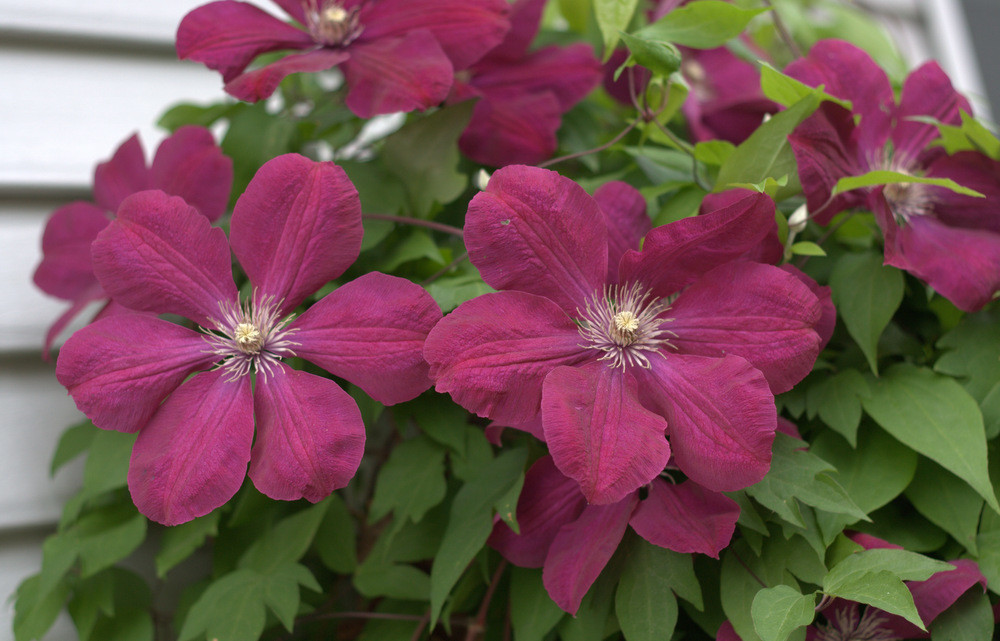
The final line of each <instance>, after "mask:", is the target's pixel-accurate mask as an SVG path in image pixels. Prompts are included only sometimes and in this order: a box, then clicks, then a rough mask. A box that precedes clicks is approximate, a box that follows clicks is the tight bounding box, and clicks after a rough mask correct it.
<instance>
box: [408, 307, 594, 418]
mask: <svg viewBox="0 0 1000 641" xmlns="http://www.w3.org/2000/svg"><path fill="white" fill-rule="evenodd" d="M580 340H581V339H580V334H579V332H578V331H577V328H576V324H574V323H573V321H572V320H570V319H569V318H568V317H567V316H566V314H565V313H563V311H562V310H560V309H559V308H558V307H557V306H556V305H555V304H554V303H552V301H549V300H547V299H545V298H541V297H540V296H535V295H533V294H525V293H523V292H500V293H498V294H485V295H483V296H479V297H477V298H473V299H472V300H470V301H467V302H465V303H462V304H461V305H459V306H458V308H457V309H455V311H453V312H451V313H450V314H448V315H447V316H445V317H444V319H443V320H442V321H441V322H440V323H438V324H437V325H436V326H435V327H434V329H432V330H431V332H430V334H429V335H428V336H427V342H426V343H425V344H424V358H426V359H427V362H428V363H430V376H431V379H432V380H433V381H434V385H435V389H437V391H439V392H442V393H444V392H447V393H449V394H451V397H452V398H453V399H454V400H455V402H456V403H458V404H459V405H461V406H462V407H464V408H465V409H467V410H470V411H472V412H475V413H476V414H478V415H479V416H485V417H489V418H492V419H494V420H497V421H503V422H505V423H510V424H515V425H517V424H521V423H526V422H528V421H530V420H532V419H534V418H535V417H536V416H537V415H538V412H539V410H540V408H541V401H542V382H543V380H544V379H545V376H546V375H547V374H548V373H549V372H550V371H552V369H553V368H555V367H558V366H560V365H572V364H576V363H581V362H583V361H586V360H590V359H592V358H594V356H592V355H591V354H589V353H588V352H587V350H585V349H583V348H581V347H580Z"/></svg>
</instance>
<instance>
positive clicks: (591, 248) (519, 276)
mask: <svg viewBox="0 0 1000 641" xmlns="http://www.w3.org/2000/svg"><path fill="white" fill-rule="evenodd" d="M607 238H608V233H607V226H606V223H605V218H604V214H603V213H601V210H600V208H599V207H598V206H597V203H596V202H595V201H594V199H593V198H591V197H590V196H589V195H588V194H587V193H586V192H585V191H583V188H581V187H580V186H579V185H577V184H576V183H575V182H573V181H572V180H570V179H569V178H563V177H562V176H560V175H559V174H557V173H556V172H554V171H549V170H547V169H538V168H536V167H522V166H510V167H504V168H503V169H500V170H498V171H497V172H496V173H494V174H493V177H492V178H490V182H489V184H488V185H487V187H486V191H483V192H480V193H478V194H476V196H475V197H474V198H473V199H472V202H471V203H469V211H468V214H467V215H466V218H465V246H466V247H468V249H469V257H470V259H471V260H472V262H473V264H474V265H475V266H476V267H478V268H479V271H480V273H481V274H482V277H483V280H484V281H486V283H487V284H489V285H490V286H491V287H493V288H494V289H501V290H502V289H516V290H520V291H523V292H529V293H532V294H538V295H540V296H545V297H546V298H549V299H550V300H552V301H554V302H555V303H557V304H558V305H560V306H561V307H562V308H563V309H564V310H566V312H567V313H570V314H573V313H575V311H576V310H577V308H582V307H583V305H584V304H585V302H586V300H587V299H588V298H589V297H590V296H592V295H593V294H594V293H595V292H596V291H598V290H600V289H601V287H602V286H603V285H604V284H605V282H606V278H607V244H608V240H607Z"/></svg>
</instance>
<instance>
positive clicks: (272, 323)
mask: <svg viewBox="0 0 1000 641" xmlns="http://www.w3.org/2000/svg"><path fill="white" fill-rule="evenodd" d="M280 308H281V301H276V300H274V298H273V297H270V296H266V297H264V298H263V299H262V300H260V301H255V302H254V303H251V302H250V301H245V302H244V303H243V304H241V305H236V304H233V303H224V302H221V301H220V302H219V309H220V310H221V311H222V320H221V321H216V320H215V319H211V320H212V322H213V324H214V325H215V327H216V329H217V330H218V331H220V332H221V333H222V335H219V334H217V333H213V332H210V331H208V330H205V329H203V330H202V331H204V332H205V340H206V341H207V342H208V344H209V346H210V348H209V350H208V351H209V352H210V353H213V354H217V355H218V356H220V357H221V358H223V359H225V360H223V361H222V362H221V363H220V364H219V365H218V367H223V368H225V369H226V370H227V371H228V372H229V378H228V379H227V380H229V381H234V380H236V379H238V378H240V377H242V376H246V375H247V374H249V373H250V370H251V369H252V370H253V371H254V373H258V372H263V376H264V377H267V376H268V375H270V374H272V373H273V371H272V368H273V367H274V366H275V365H277V363H278V362H279V361H280V360H281V359H282V358H288V357H290V356H295V352H294V351H292V347H293V346H295V345H298V344H299V343H296V342H294V341H291V340H289V337H290V336H291V335H292V334H294V333H295V331H296V330H295V329H286V326H287V325H288V323H289V321H291V320H292V318H293V317H292V316H286V317H285V318H280V317H279V316H278V310H279V309H280Z"/></svg>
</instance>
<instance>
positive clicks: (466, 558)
mask: <svg viewBox="0 0 1000 641" xmlns="http://www.w3.org/2000/svg"><path fill="white" fill-rule="evenodd" d="M527 454H528V453H527V450H525V449H509V450H506V451H504V452H503V453H502V454H500V456H498V457H496V458H495V459H493V460H492V461H490V463H489V464H487V465H486V466H484V467H483V468H482V469H481V470H480V473H479V475H478V476H476V477H474V478H472V479H471V480H470V481H468V482H467V483H466V484H465V485H464V486H463V487H462V488H461V489H460V490H459V491H458V494H456V495H455V501H454V502H453V503H452V506H451V517H450V518H449V519H448V529H447V530H446V531H445V534H444V538H443V540H442V541H441V548H440V550H439V551H438V555H437V557H436V558H435V559H434V565H433V566H432V567H431V627H432V628H433V627H434V625H435V624H436V623H437V617H438V615H439V614H440V612H441V608H442V606H443V605H444V600H445V598H446V597H447V596H448V593H449V592H451V588H452V587H453V586H454V585H455V583H456V582H457V581H458V578H459V577H460V576H461V575H462V573H463V572H464V571H465V568H466V566H468V565H469V563H470V562H471V561H472V559H473V558H475V556H476V554H478V553H479V551H480V550H481V549H482V547H483V545H484V544H485V543H486V539H487V538H489V535H490V532H491V531H493V506H494V505H496V503H497V502H498V501H500V499H502V498H503V497H504V496H505V495H506V494H507V492H508V491H509V490H510V488H511V487H512V486H514V485H515V484H516V483H519V482H523V478H524V463H525V460H526V459H527Z"/></svg>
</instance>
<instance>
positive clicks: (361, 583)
mask: <svg viewBox="0 0 1000 641" xmlns="http://www.w3.org/2000/svg"><path fill="white" fill-rule="evenodd" d="M354 587H356V588H357V589H358V592H360V593H361V594H362V595H364V596H366V597H369V598H374V597H379V596H385V597H390V598H394V599H406V600H409V601H426V600H427V598H428V596H429V595H430V591H431V582H430V577H428V576H427V574H426V573H425V572H423V571H421V570H418V569H417V568H415V567H413V566H412V565H398V564H391V563H384V562H382V563H380V562H379V561H378V560H372V561H371V562H370V561H369V560H367V559H366V560H365V562H364V563H362V564H361V565H359V566H358V569H357V572H355V573H354Z"/></svg>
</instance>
